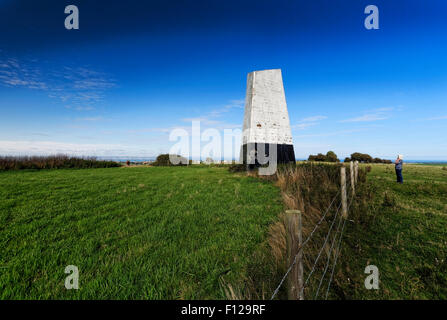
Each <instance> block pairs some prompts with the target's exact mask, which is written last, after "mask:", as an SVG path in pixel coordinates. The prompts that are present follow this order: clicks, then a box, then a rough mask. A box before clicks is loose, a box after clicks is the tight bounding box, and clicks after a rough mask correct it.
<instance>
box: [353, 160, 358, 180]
mask: <svg viewBox="0 0 447 320" xmlns="http://www.w3.org/2000/svg"><path fill="white" fill-rule="evenodd" d="M354 177H355V178H354V181H355V184H356V185H357V180H358V178H359V162H358V161H355V163H354Z"/></svg>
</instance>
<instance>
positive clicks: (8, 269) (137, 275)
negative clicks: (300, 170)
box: [0, 164, 447, 299]
mask: <svg viewBox="0 0 447 320" xmlns="http://www.w3.org/2000/svg"><path fill="white" fill-rule="evenodd" d="M362 166H366V165H362ZM444 167H445V166H443V165H417V164H407V165H405V167H404V182H405V183H404V184H403V185H400V184H397V183H396V182H395V173H394V167H393V166H392V165H383V164H377V165H371V172H370V173H368V183H367V184H365V185H364V187H362V190H358V201H357V202H359V203H356V202H355V206H357V207H356V210H353V212H356V213H355V214H353V215H352V216H350V217H349V219H350V221H349V223H348V225H347V226H348V227H347V229H346V232H345V235H344V243H343V246H342V254H341V256H340V260H339V264H338V267H337V272H336V275H335V278H334V282H333V284H332V287H331V288H332V289H331V294H330V296H329V297H330V298H331V299H447V258H446V257H447V170H446V169H444ZM365 195H366V196H365ZM361 202H364V203H361ZM365 202H366V203H365ZM359 208H367V209H365V210H364V212H363V211H362V212H358V211H359V210H358V209H359ZM283 210H284V205H283V203H282V199H281V195H280V190H279V188H278V187H277V186H275V184H273V183H272V182H269V181H266V180H261V179H257V178H252V177H247V176H244V175H243V174H231V173H229V172H228V170H227V168H217V167H199V166H197V167H194V166H193V167H170V168H167V167H152V168H148V167H137V168H109V169H86V170H43V171H15V172H0V234H1V236H0V298H1V299H225V298H226V297H227V295H226V294H225V292H224V289H225V285H222V280H223V283H224V284H225V283H226V284H232V283H239V284H240V283H241V281H242V283H247V280H249V281H248V282H250V280H251V281H252V280H259V281H257V282H256V283H257V285H258V286H264V285H266V287H263V290H264V291H265V292H266V293H267V294H268V293H270V292H271V289H272V285H275V284H277V283H278V281H277V280H278V279H279V277H280V276H281V275H280V274H276V273H275V271H274V268H272V266H271V265H269V264H268V261H265V260H263V259H264V258H265V256H263V255H262V254H259V252H260V248H264V249H265V248H266V247H268V246H266V245H265V243H266V241H267V239H268V230H269V226H271V225H272V224H273V223H274V222H275V221H277V220H278V216H279V213H281V212H282V211H283ZM362 210H363V209H362ZM370 264H372V265H376V266H377V267H378V268H379V271H380V289H379V290H366V289H365V287H364V279H365V278H366V276H367V275H366V274H364V269H365V267H366V266H367V265H370ZM67 265H76V266H78V267H79V270H80V290H77V291H76V290H71V291H68V290H66V289H65V287H64V280H65V277H66V276H67V275H66V274H65V273H64V269H65V267H66V266H67ZM264 281H265V283H264ZM269 281H270V282H269ZM244 286H245V284H244ZM283 296H284V295H283ZM243 297H246V296H245V295H243ZM266 298H268V297H266ZM309 298H311V297H309Z"/></svg>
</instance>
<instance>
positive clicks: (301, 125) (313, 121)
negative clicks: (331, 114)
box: [291, 115, 327, 130]
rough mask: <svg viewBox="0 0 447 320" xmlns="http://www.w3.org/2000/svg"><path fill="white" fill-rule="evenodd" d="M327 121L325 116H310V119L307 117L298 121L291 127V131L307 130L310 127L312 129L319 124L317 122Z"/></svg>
mask: <svg viewBox="0 0 447 320" xmlns="http://www.w3.org/2000/svg"><path fill="white" fill-rule="evenodd" d="M324 119H327V117H326V116H321V115H317V116H312V117H307V118H304V119H301V120H300V121H298V123H297V124H295V125H292V126H291V127H292V129H297V130H305V129H307V128H310V127H314V126H316V125H318V124H320V122H319V121H321V120H324Z"/></svg>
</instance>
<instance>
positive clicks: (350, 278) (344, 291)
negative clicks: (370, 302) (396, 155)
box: [332, 164, 447, 299]
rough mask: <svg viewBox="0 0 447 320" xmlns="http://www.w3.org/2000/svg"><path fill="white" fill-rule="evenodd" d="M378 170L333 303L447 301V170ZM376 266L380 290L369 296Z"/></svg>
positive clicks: (353, 227)
mask: <svg viewBox="0 0 447 320" xmlns="http://www.w3.org/2000/svg"><path fill="white" fill-rule="evenodd" d="M403 174H404V184H403V185H400V184H397V183H396V182H395V173H394V167H393V166H392V165H372V170H371V172H370V173H369V175H368V181H369V182H370V188H371V189H370V190H369V191H372V192H373V194H374V198H373V201H372V202H371V203H369V204H368V209H367V210H366V211H365V212H363V213H361V214H359V215H358V216H354V217H351V218H352V219H353V220H354V221H353V222H352V223H350V224H349V227H348V229H347V233H346V235H345V236H346V238H345V239H346V240H345V243H344V244H343V251H342V256H341V262H342V263H341V268H340V269H339V271H338V274H337V276H338V280H337V281H335V285H334V288H333V289H334V293H335V294H336V295H333V296H332V297H333V298H335V297H336V298H346V299H447V170H445V169H443V166H433V165H431V166H426V165H410V164H408V165H405V166H404V171H403ZM369 264H372V265H376V266H377V267H378V268H379V272H380V289H379V290H377V291H376V290H371V291H370V290H366V289H365V287H364V284H363V283H364V279H365V278H366V276H367V275H366V274H364V273H363V272H364V269H365V267H366V266H367V265H369Z"/></svg>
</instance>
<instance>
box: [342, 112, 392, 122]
mask: <svg viewBox="0 0 447 320" xmlns="http://www.w3.org/2000/svg"><path fill="white" fill-rule="evenodd" d="M388 118H389V117H388V116H385V115H381V114H365V115H363V116H361V117H356V118H351V119H346V120H341V121H340V122H372V121H379V120H386V119H388Z"/></svg>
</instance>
